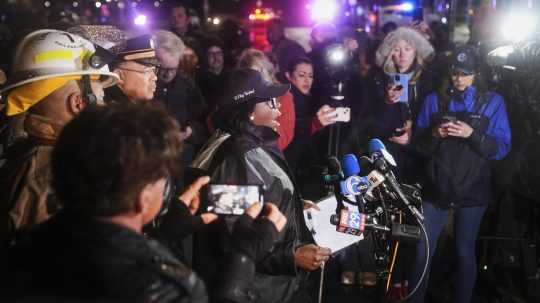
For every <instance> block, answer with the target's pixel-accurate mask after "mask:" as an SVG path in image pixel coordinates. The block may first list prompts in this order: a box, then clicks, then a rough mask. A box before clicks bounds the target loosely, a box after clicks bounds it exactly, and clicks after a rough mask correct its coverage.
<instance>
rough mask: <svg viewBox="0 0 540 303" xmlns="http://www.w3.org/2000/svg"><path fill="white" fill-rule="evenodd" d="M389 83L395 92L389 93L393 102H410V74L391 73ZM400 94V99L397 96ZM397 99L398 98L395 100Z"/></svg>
mask: <svg viewBox="0 0 540 303" xmlns="http://www.w3.org/2000/svg"><path fill="white" fill-rule="evenodd" d="M388 84H389V85H390V86H391V87H392V90H393V93H389V95H390V97H392V95H394V96H395V97H394V98H391V101H393V102H405V103H406V102H409V91H408V89H407V88H408V87H409V75H408V74H393V75H390V81H389V82H388ZM397 95H399V99H398V98H397ZM395 99H396V100H395Z"/></svg>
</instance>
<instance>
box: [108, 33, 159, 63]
mask: <svg viewBox="0 0 540 303" xmlns="http://www.w3.org/2000/svg"><path fill="white" fill-rule="evenodd" d="M116 59H117V61H135V62H137V63H140V64H143V65H148V66H156V65H159V64H158V61H157V59H156V51H155V44H154V40H153V39H152V36H151V35H143V36H138V37H135V38H131V39H128V40H126V42H125V47H124V48H123V49H122V50H121V51H119V52H118V53H117V55H116Z"/></svg>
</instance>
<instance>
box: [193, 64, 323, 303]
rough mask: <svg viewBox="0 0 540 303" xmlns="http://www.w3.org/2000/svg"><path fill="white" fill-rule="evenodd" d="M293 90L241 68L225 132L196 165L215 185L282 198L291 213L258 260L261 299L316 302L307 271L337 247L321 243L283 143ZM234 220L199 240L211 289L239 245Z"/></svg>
mask: <svg viewBox="0 0 540 303" xmlns="http://www.w3.org/2000/svg"><path fill="white" fill-rule="evenodd" d="M288 90H289V85H273V84H271V83H268V82H265V81H264V80H263V78H262V77H261V75H260V73H259V72H257V71H255V70H252V69H240V70H236V71H233V72H232V73H231V75H230V78H229V86H228V90H227V93H226V94H225V97H224V98H223V100H222V102H221V103H220V105H219V108H218V111H217V112H216V115H215V117H214V118H215V125H216V127H217V128H218V130H219V132H220V133H221V135H218V136H214V137H213V138H214V140H213V141H209V142H208V143H207V144H206V147H205V148H203V150H202V151H201V153H200V154H199V156H198V157H197V159H196V160H195V162H194V167H195V168H198V169H202V170H204V171H205V173H207V174H208V175H209V176H211V182H212V183H215V184H239V185H246V184H252V185H253V184H255V185H260V186H261V188H263V189H264V199H265V200H266V201H275V203H276V204H277V206H278V208H279V209H280V211H281V212H282V213H283V214H284V215H285V217H286V218H287V225H286V227H285V229H284V231H283V232H282V233H281V234H280V237H279V240H278V242H277V243H276V245H275V246H274V248H273V249H272V251H271V252H269V253H268V255H267V256H265V257H264V258H262V259H260V260H257V267H256V275H255V287H256V288H257V291H258V292H259V297H258V298H257V300H255V301H256V302H269V303H270V302H276V303H277V302H279V303H285V302H310V301H311V298H310V294H309V293H308V292H307V291H306V290H307V288H306V282H307V274H308V272H311V271H314V270H317V269H318V268H319V267H320V266H321V265H322V264H323V262H324V261H326V260H328V258H329V256H330V250H329V249H327V248H321V247H318V246H316V245H315V244H313V243H314V242H313V238H312V236H311V233H310V232H309V230H308V229H307V227H306V225H305V222H304V216H303V202H302V200H301V199H300V195H299V193H298V191H297V189H296V186H295V181H294V178H293V175H292V173H291V171H290V170H289V166H288V164H287V162H286V160H285V158H284V157H283V154H282V152H281V151H280V150H279V148H278V146H277V138H278V134H277V133H276V131H275V130H276V128H277V126H278V124H277V123H276V118H277V117H278V116H279V115H280V112H279V103H278V101H277V98H278V97H280V96H282V95H284V94H285V93H286V92H287V91H288ZM211 140H212V139H211ZM233 220H234V218H231V217H221V218H220V220H217V222H215V223H214V224H211V225H209V226H208V228H207V229H206V230H204V231H203V232H202V233H201V234H199V235H198V236H197V237H196V242H195V250H196V251H195V253H194V255H195V260H194V263H195V264H194V268H196V269H197V272H198V273H200V275H201V276H202V277H203V279H204V280H205V282H206V283H207V285H208V286H209V288H212V287H213V285H215V282H216V281H214V279H215V277H216V276H217V273H218V272H219V271H220V270H221V268H222V267H223V264H221V261H222V260H223V257H224V256H225V255H226V254H227V253H228V251H230V247H231V246H232V245H234V243H231V242H230V236H229V232H228V228H229V226H230V224H231V221H233Z"/></svg>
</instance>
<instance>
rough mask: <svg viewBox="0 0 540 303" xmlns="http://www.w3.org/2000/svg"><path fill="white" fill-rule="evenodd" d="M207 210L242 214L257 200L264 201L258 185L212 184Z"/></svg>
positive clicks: (221, 213)
mask: <svg viewBox="0 0 540 303" xmlns="http://www.w3.org/2000/svg"><path fill="white" fill-rule="evenodd" d="M207 199H208V203H207V205H208V207H207V211H209V212H213V213H216V214H220V215H242V214H243V213H244V212H245V210H246V209H248V208H249V207H250V206H251V205H253V204H254V203H256V202H264V201H263V195H262V193H261V191H260V186H258V185H230V184H210V185H209V188H208V194H207Z"/></svg>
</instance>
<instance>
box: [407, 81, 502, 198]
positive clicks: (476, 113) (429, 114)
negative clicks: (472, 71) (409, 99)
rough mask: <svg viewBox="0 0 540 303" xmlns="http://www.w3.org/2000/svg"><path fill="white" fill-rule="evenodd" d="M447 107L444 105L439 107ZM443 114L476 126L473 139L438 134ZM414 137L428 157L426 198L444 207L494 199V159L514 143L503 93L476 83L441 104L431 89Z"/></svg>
mask: <svg viewBox="0 0 540 303" xmlns="http://www.w3.org/2000/svg"><path fill="white" fill-rule="evenodd" d="M440 107H442V108H440ZM443 115H452V116H456V117H457V118H458V119H459V120H461V121H464V122H466V123H468V124H469V125H470V126H471V127H472V128H473V130H474V131H473V133H472V135H471V136H470V137H469V138H466V139H463V138H445V139H440V138H435V137H433V135H432V129H433V128H434V127H436V126H437V125H438V124H439V123H440V122H441V118H442V116H443ZM415 142H416V144H417V148H418V150H419V151H420V152H421V153H422V154H424V156H426V157H427V158H428V161H427V163H428V164H427V170H426V183H427V184H424V185H425V189H426V193H427V199H428V200H430V201H432V202H433V203H435V204H438V205H439V206H440V207H460V206H478V205H485V204H487V203H489V201H490V200H491V186H490V183H491V179H490V178H491V171H490V163H489V162H490V160H500V159H502V158H504V157H505V156H506V155H507V154H508V152H509V151H510V148H511V131H510V125H509V122H508V116H507V113H506V107H505V105H504V100H503V98H502V96H500V95H499V94H496V93H494V92H487V93H485V94H484V95H483V96H481V97H480V96H478V95H477V94H476V88H475V87H474V86H471V87H469V88H467V89H466V90H465V91H464V92H463V93H461V94H459V95H457V96H453V97H451V98H450V101H449V103H448V104H442V102H440V101H439V98H438V96H437V94H436V93H433V94H430V95H428V96H427V97H426V100H425V102H424V104H423V106H422V108H421V110H420V113H419V115H418V119H417V123H416V132H415Z"/></svg>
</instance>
